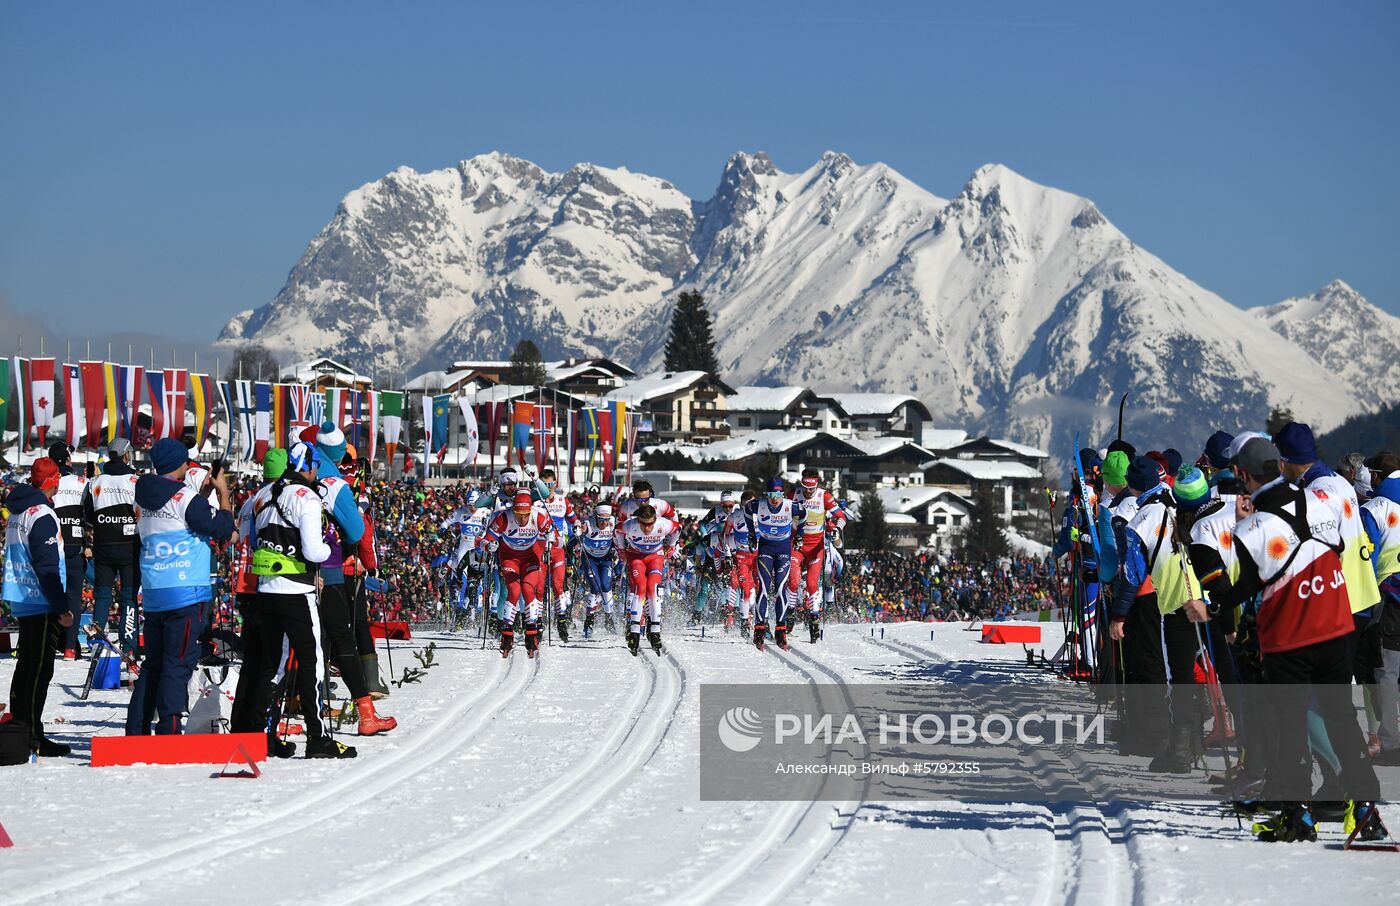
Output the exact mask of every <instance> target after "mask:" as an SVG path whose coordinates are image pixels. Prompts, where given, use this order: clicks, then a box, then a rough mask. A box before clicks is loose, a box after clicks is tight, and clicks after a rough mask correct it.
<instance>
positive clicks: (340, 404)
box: [323, 387, 349, 431]
mask: <svg viewBox="0 0 1400 906" xmlns="http://www.w3.org/2000/svg"><path fill="white" fill-rule="evenodd" d="M323 395H324V396H325V398H326V421H329V422H331V423H332V424H334V425H335V426H336V427H337V428H339V429H340V430H341V431H345V420H346V405H347V404H348V402H349V400H348V399H347V397H346V392H345V388H344V387H327V388H326V392H325V393H324V394H323Z"/></svg>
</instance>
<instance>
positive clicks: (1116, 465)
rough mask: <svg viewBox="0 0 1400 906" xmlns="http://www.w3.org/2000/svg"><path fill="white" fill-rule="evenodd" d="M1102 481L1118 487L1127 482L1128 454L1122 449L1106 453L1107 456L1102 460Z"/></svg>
mask: <svg viewBox="0 0 1400 906" xmlns="http://www.w3.org/2000/svg"><path fill="white" fill-rule="evenodd" d="M1103 482H1104V484H1111V485H1113V486H1114V487H1120V486H1122V485H1125V484H1127V483H1128V454H1127V453H1124V452H1123V451H1122V450H1114V451H1113V452H1112V453H1110V454H1108V458H1107V459H1105V460H1104V461H1103Z"/></svg>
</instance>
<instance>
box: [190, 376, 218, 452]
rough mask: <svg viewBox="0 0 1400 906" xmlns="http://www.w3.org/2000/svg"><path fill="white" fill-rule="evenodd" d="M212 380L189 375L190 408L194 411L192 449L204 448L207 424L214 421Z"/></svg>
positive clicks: (206, 377) (207, 377) (207, 432)
mask: <svg viewBox="0 0 1400 906" xmlns="http://www.w3.org/2000/svg"><path fill="white" fill-rule="evenodd" d="M215 402H217V400H216V399H215V397H214V379H213V378H212V377H210V376H209V375H207V374H191V375H190V408H191V409H193V410H194V448H195V450H199V449H201V448H202V447H203V446H204V439H205V438H206V437H208V436H209V424H210V422H211V421H213V419H214V404H215Z"/></svg>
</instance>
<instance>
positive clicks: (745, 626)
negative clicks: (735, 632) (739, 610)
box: [739, 617, 753, 638]
mask: <svg viewBox="0 0 1400 906" xmlns="http://www.w3.org/2000/svg"><path fill="white" fill-rule="evenodd" d="M739 634H740V635H742V636H744V637H745V638H748V637H749V636H751V635H753V620H751V619H749V618H748V617H744V618H743V619H741V620H740V621H739Z"/></svg>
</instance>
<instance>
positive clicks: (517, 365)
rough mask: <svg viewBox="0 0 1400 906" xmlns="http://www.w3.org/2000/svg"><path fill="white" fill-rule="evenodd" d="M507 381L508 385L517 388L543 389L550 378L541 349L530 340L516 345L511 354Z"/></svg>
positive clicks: (506, 376)
mask: <svg viewBox="0 0 1400 906" xmlns="http://www.w3.org/2000/svg"><path fill="white" fill-rule="evenodd" d="M505 379H506V383H507V384H511V385H513V386H516V387H543V386H544V385H545V384H546V383H547V382H548V377H547V376H546V375H545V371H544V356H542V355H540V348H539V347H538V346H536V345H535V344H534V343H532V342H531V341H529V340H521V341H520V342H519V343H516V344H515V349H514V350H513V351H512V352H511V354H510V367H509V368H507V369H506V373H505Z"/></svg>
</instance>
